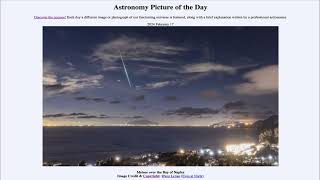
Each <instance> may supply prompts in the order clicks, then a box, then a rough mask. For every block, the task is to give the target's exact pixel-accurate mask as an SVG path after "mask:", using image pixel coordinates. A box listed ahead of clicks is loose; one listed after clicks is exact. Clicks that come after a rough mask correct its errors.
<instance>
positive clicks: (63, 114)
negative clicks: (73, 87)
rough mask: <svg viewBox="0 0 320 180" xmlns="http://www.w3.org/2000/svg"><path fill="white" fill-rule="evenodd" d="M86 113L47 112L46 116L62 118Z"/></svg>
mask: <svg viewBox="0 0 320 180" xmlns="http://www.w3.org/2000/svg"><path fill="white" fill-rule="evenodd" d="M85 115H87V114H85V113H69V114H68V113H57V114H46V115H43V117H44V118H60V117H74V116H85Z"/></svg>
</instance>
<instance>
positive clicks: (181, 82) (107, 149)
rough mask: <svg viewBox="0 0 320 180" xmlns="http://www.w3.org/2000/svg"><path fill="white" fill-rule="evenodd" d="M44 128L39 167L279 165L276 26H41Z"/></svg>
mask: <svg viewBox="0 0 320 180" xmlns="http://www.w3.org/2000/svg"><path fill="white" fill-rule="evenodd" d="M43 128H44V161H45V164H44V165H53V164H52V163H51V164H50V162H51V161H53V160H55V161H56V160H57V161H62V160H68V161H64V163H66V162H70V161H73V160H76V161H80V160H83V161H81V162H80V164H81V163H82V164H83V165H88V164H89V162H90V160H95V161H96V160H98V159H105V158H106V157H110V158H109V159H108V160H105V161H103V162H100V164H98V163H96V164H94V165H132V164H134V163H136V164H137V165H150V164H151V163H153V165H154V163H158V164H156V165H161V163H164V164H165V165H187V166H188V165H191V166H193V165H202V164H201V163H202V161H201V162H200V160H199V162H198V161H192V162H189V161H188V162H186V160H184V159H183V158H184V156H188V158H187V159H190V158H189V157H193V156H195V157H198V158H202V159H204V161H205V163H203V164H206V165H207V164H208V163H209V162H213V161H210V158H215V161H214V162H219V163H222V165H239V164H240V165H257V163H258V162H256V161H257V160H253V159H254V158H252V162H251V161H250V162H251V164H244V162H247V161H242V162H238V164H231V163H230V162H224V161H223V160H219V157H217V156H218V155H217V154H221V155H223V156H228V154H230V153H231V154H233V155H234V154H237V155H239V156H241V155H243V153H244V152H245V154H246V155H248V154H249V153H248V152H249V150H248V149H250V148H251V149H252V148H253V146H254V148H255V150H254V152H253V151H252V152H251V151H250V153H251V154H252V156H255V157H257V156H256V154H257V153H265V155H259V157H260V156H263V157H264V158H263V160H261V161H260V163H261V164H259V165H277V161H276V160H275V159H276V158H277V152H278V151H277V148H276V150H275V147H276V146H277V138H278V134H277V131H278V27H272V26H270V27H267V26H266V27H263V26H262V27H233V26H230V27H94V26H92V27H54V26H52V27H49V26H48V27H43ZM270 133H271V135H270ZM57 134H58V135H59V136H61V137H57ZM75 134H78V135H79V136H80V135H81V137H82V136H83V138H80V139H82V140H79V136H76V137H75ZM128 134H132V136H135V138H134V139H132V138H133V137H128ZM124 135H126V136H125V137H122V136H124ZM263 135H265V136H268V137H267V138H265V139H263V137H262V136H263ZM129 136H130V135H129ZM269 136H272V138H270V137H269ZM56 138H58V140H57V139H56ZM59 138H60V139H59ZM93 139H94V140H93ZM102 139H103V140H102ZM106 139H107V140H106ZM186 139H189V140H190V141H186ZM270 139H272V140H270ZM56 141H58V142H59V143H57V142H56ZM102 141H103V143H102V144H101V142H102ZM129 141H130V142H129ZM133 141H134V142H136V141H147V142H150V143H148V145H141V146H140V145H136V144H131V142H133ZM266 141H268V143H266ZM68 142H69V145H66V144H68ZM70 142H72V143H70ZM230 143H231V144H230ZM75 144H76V145H75ZM261 144H262V145H261ZM266 144H267V145H266ZM62 146H64V148H65V149H68V147H66V146H70V149H73V150H71V151H67V150H65V151H64V149H63V148H62ZM71 146H72V147H71ZM75 146H76V147H82V146H90V147H92V149H91V150H90V152H91V151H94V153H91V154H90V153H88V152H89V150H85V149H83V148H75ZM261 146H262V147H264V151H263V152H262V151H261V150H260V149H261ZM203 147H206V148H203ZM259 148H260V149H259ZM172 151H177V152H176V154H175V155H172V156H174V157H170V158H168V157H166V158H167V159H166V158H164V157H163V156H164V155H163V154H161V153H160V154H159V153H158V154H154V152H172ZM260 151H261V152H260ZM70 152H72V153H70ZM138 152H150V153H151V155H150V153H149V155H150V156H152V158H148V157H149V156H147V157H146V158H147V159H146V160H145V159H143V158H142V159H140V160H139V161H138V162H136V161H134V160H132V156H134V155H137V153H138ZM275 152H276V153H275ZM68 153H69V154H68ZM206 153H207V154H206ZM164 154H165V153H164ZM199 154H200V155H199ZM141 156H142V155H141ZM207 156H208V157H207ZM125 157H126V158H127V159H126V160H125ZM177 158H178V159H179V158H180V159H179V160H177ZM268 158H269V161H268V162H266V161H265V160H264V159H268ZM133 159H134V158H133ZM168 159H169V160H168ZM224 159H225V158H224ZM271 160H272V161H271ZM222 161H223V162H222ZM232 162H233V161H232ZM252 163H253V164H252ZM254 163H256V164H254ZM211 165H217V164H211ZM219 165H221V164H219Z"/></svg>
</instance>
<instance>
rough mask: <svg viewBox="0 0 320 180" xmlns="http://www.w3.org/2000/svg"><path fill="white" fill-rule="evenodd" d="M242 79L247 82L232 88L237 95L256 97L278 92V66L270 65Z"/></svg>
mask: <svg viewBox="0 0 320 180" xmlns="http://www.w3.org/2000/svg"><path fill="white" fill-rule="evenodd" d="M243 78H244V79H246V80H247V82H245V83H241V84H237V85H235V86H233V87H232V89H233V90H234V92H235V93H237V94H241V95H248V96H257V95H264V94H272V93H277V92H278V65H270V66H266V67H263V68H260V69H257V70H254V71H251V72H248V73H246V74H245V75H244V76H243Z"/></svg>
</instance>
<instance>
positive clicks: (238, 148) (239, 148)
mask: <svg viewBox="0 0 320 180" xmlns="http://www.w3.org/2000/svg"><path fill="white" fill-rule="evenodd" d="M254 145H255V144H254V143H241V144H228V145H226V151H227V152H228V153H232V154H235V155H239V154H241V153H243V152H244V151H246V150H249V149H250V148H251V147H252V146H254Z"/></svg>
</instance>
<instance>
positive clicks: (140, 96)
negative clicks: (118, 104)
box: [134, 95, 145, 101]
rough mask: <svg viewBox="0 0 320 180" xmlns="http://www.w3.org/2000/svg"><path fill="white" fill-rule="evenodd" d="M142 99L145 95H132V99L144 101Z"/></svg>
mask: <svg viewBox="0 0 320 180" xmlns="http://www.w3.org/2000/svg"><path fill="white" fill-rule="evenodd" d="M144 99H145V96H144V95H139V96H135V97H134V100H135V101H144Z"/></svg>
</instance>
